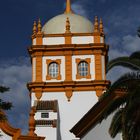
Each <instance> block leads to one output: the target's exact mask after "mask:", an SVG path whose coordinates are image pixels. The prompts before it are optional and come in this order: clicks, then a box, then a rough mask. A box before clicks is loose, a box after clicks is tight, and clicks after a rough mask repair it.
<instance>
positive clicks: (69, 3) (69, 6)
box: [65, 0, 72, 14]
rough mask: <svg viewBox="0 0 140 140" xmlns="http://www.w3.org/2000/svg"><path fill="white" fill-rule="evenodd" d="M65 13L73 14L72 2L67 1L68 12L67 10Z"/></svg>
mask: <svg viewBox="0 0 140 140" xmlns="http://www.w3.org/2000/svg"><path fill="white" fill-rule="evenodd" d="M65 13H67V14H68V13H72V10H71V1H70V0H66V10H65Z"/></svg>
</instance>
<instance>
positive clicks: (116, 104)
mask: <svg viewBox="0 0 140 140" xmlns="http://www.w3.org/2000/svg"><path fill="white" fill-rule="evenodd" d="M125 102H126V97H124V96H123V97H120V98H116V99H114V100H112V101H111V102H110V103H109V104H108V105H107V106H106V108H105V109H104V110H103V111H102V113H101V114H100V120H99V122H100V123H101V122H102V120H104V119H107V118H108V116H110V115H111V114H112V113H113V112H115V111H116V109H119V108H120V106H121V105H124V103H125Z"/></svg>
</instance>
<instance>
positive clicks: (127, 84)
mask: <svg viewBox="0 0 140 140" xmlns="http://www.w3.org/2000/svg"><path fill="white" fill-rule="evenodd" d="M139 83H140V73H139V72H128V73H126V74H124V75H123V76H121V77H120V78H119V79H118V80H116V82H114V83H113V84H112V85H111V87H110V88H109V92H110V93H111V92H113V91H114V90H116V89H119V88H126V89H128V88H129V89H130V88H133V87H134V86H136V85H139Z"/></svg>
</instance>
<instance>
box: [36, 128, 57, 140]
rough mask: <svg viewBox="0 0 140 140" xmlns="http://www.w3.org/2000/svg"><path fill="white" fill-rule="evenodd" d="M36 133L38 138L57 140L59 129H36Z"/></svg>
mask: <svg viewBox="0 0 140 140" xmlns="http://www.w3.org/2000/svg"><path fill="white" fill-rule="evenodd" d="M35 133H36V134H37V135H38V136H42V137H46V138H45V140H57V129H56V128H53V127H40V126H38V127H36V130H35Z"/></svg>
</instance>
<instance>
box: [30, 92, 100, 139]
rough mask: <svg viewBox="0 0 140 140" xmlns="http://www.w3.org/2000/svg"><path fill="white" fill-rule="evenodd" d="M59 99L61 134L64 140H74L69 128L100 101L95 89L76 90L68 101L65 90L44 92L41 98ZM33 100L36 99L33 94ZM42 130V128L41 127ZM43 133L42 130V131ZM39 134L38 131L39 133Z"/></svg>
mask: <svg viewBox="0 0 140 140" xmlns="http://www.w3.org/2000/svg"><path fill="white" fill-rule="evenodd" d="M54 99H55V100H58V107H59V115H60V116H59V117H60V134H61V138H62V140H72V139H75V136H74V135H73V134H72V133H70V132H69V130H70V129H71V128H72V127H73V126H74V125H75V124H76V123H77V122H78V121H79V120H80V119H81V118H82V117H83V116H84V115H85V114H86V113H87V112H88V111H89V110H90V109H91V107H93V105H94V104H95V103H96V102H97V101H98V98H97V96H96V93H95V91H84V92H74V93H73V96H72V98H71V101H70V102H68V101H67V98H66V96H65V93H64V92H59V93H58V92H57V93H56V92H50V93H49V92H47V93H43V96H42V98H41V100H54ZM32 100H36V97H35V95H34V94H32ZM40 130H41V129H40ZM40 133H41V132H40ZM37 134H38V133H37ZM46 136H47V131H46Z"/></svg>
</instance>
